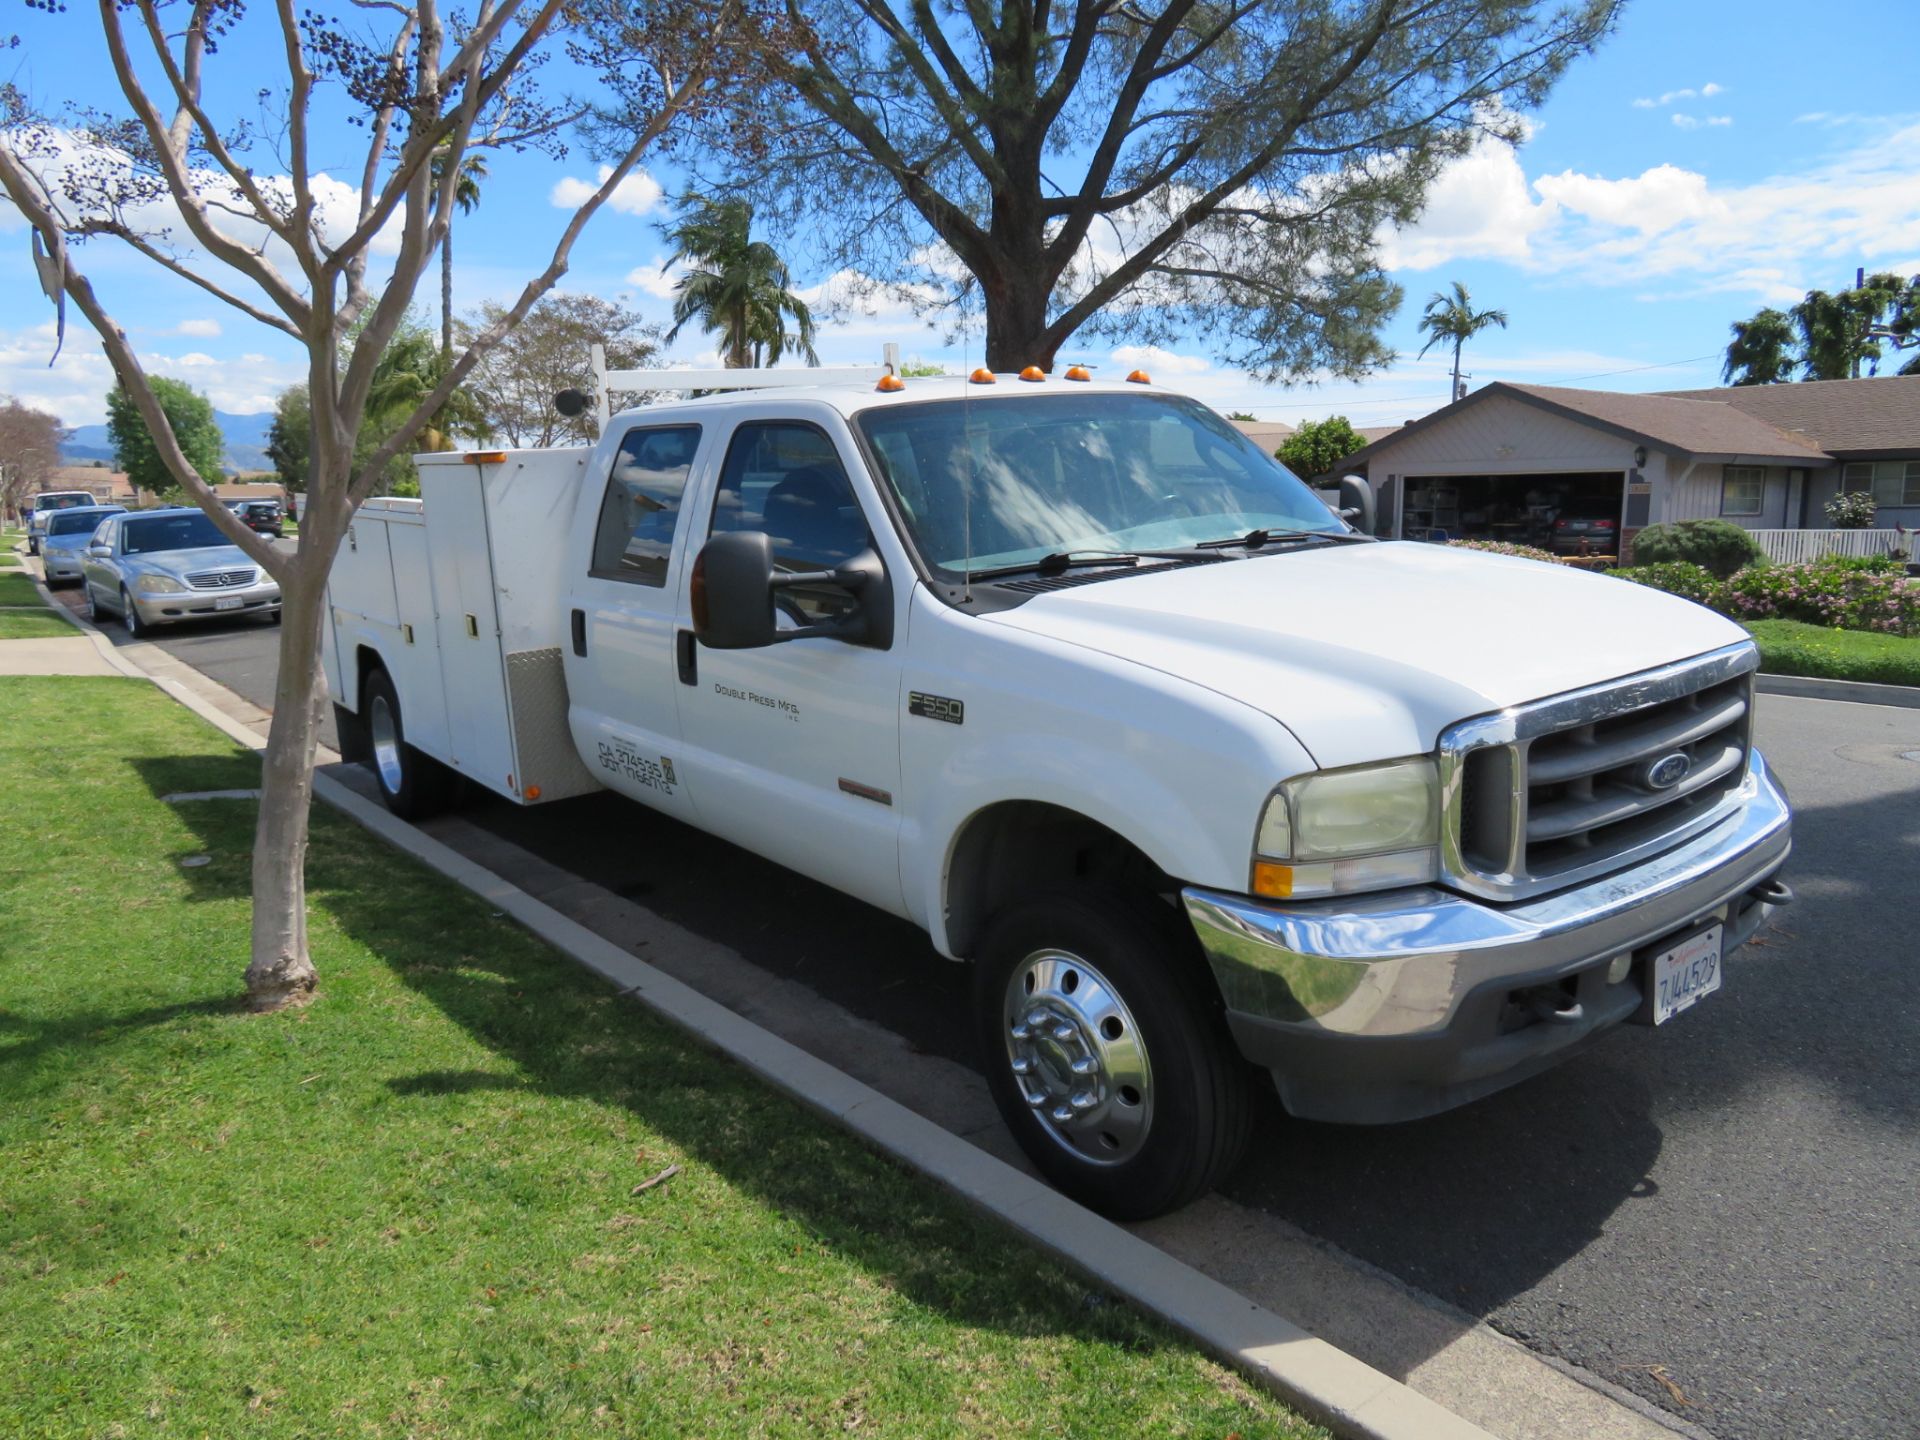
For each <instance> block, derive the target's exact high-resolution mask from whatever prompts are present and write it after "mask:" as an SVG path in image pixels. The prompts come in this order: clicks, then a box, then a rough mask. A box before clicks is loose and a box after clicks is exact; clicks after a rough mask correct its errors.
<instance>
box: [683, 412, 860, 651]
mask: <svg viewBox="0 0 1920 1440" xmlns="http://www.w3.org/2000/svg"><path fill="white" fill-rule="evenodd" d="M730 530H764V531H765V532H766V533H767V534H768V535H770V536H772V537H773V558H774V563H775V564H777V565H778V566H779V567H780V568H781V569H782V570H785V571H793V570H831V569H833V568H834V567H836V566H838V565H842V564H844V563H845V562H847V561H848V560H851V559H852V558H853V557H854V556H856V555H858V554H859V553H860V552H861V551H862V550H865V549H867V548H868V546H869V545H870V544H871V543H872V537H871V536H870V535H869V534H868V533H867V521H866V517H865V516H864V515H862V514H861V513H860V502H859V501H858V500H857V499H856V498H855V497H854V493H853V486H852V484H851V483H850V482H849V481H848V479H847V472H846V469H845V467H843V466H842V465H841V463H840V457H839V455H838V454H837V453H835V451H834V448H833V442H832V441H831V440H829V439H828V438H827V436H826V434H825V432H824V431H821V430H818V429H815V428H814V427H813V426H811V425H805V424H800V423H798V422H794V421H759V422H750V423H748V424H745V425H742V426H741V427H740V428H739V429H738V430H735V431H734V432H733V441H732V443H731V444H729V445H728V446H727V462H726V465H725V466H724V467H723V468H722V470H721V472H720V489H719V493H718V494H716V495H715V496H714V500H713V523H712V525H711V527H710V530H709V533H711V534H714V535H720V534H724V533H726V532H727V531H730ZM782 593H783V596H784V597H785V598H788V599H791V600H792V601H793V602H794V603H795V605H796V606H797V608H798V609H799V610H800V611H801V612H802V613H803V614H805V615H806V616H807V618H808V619H812V620H818V619H823V618H825V617H827V616H830V615H836V614H839V613H841V612H842V611H844V610H846V609H848V608H849V607H850V606H851V604H852V601H851V600H850V598H849V597H848V596H847V595H846V594H845V593H844V592H842V591H839V590H822V591H819V592H812V591H807V590H787V591H784V592H782Z"/></svg>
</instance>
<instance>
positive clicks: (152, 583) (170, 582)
mask: <svg viewBox="0 0 1920 1440" xmlns="http://www.w3.org/2000/svg"><path fill="white" fill-rule="evenodd" d="M133 588H134V589H136V590H138V591H139V592H140V593H141V594H142V595H181V594H184V593H186V588H187V587H186V586H184V585H182V584H181V583H180V582H179V581H178V580H176V579H174V578H173V577H172V576H171V575H142V576H141V577H140V578H139V579H138V580H136V581H134V582H133Z"/></svg>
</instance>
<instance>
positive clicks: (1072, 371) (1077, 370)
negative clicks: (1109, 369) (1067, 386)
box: [1067, 365, 1093, 380]
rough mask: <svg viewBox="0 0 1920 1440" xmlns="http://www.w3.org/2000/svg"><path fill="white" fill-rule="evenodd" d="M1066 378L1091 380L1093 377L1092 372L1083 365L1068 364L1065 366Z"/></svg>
mask: <svg viewBox="0 0 1920 1440" xmlns="http://www.w3.org/2000/svg"><path fill="white" fill-rule="evenodd" d="M1067 379H1069V380H1091V379H1093V372H1092V371H1090V370H1088V369H1087V367H1086V366H1084V365H1069V366H1068V367H1067Z"/></svg>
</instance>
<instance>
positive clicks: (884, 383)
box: [873, 375, 907, 395]
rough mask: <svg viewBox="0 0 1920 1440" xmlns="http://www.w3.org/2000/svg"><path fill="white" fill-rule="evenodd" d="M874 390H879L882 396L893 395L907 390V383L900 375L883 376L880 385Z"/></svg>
mask: <svg viewBox="0 0 1920 1440" xmlns="http://www.w3.org/2000/svg"><path fill="white" fill-rule="evenodd" d="M873 388H874V389H876V390H878V391H879V392H880V393H881V394H882V395H892V394H895V393H897V392H898V391H901V390H904V389H906V388H907V382H906V381H904V380H902V379H901V378H900V377H899V376H898V375H882V376H881V377H880V381H879V383H878V384H877V385H875V386H874V387H873Z"/></svg>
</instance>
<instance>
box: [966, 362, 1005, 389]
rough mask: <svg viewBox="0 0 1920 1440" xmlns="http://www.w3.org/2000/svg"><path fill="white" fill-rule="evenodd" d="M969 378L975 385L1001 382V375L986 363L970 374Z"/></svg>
mask: <svg viewBox="0 0 1920 1440" xmlns="http://www.w3.org/2000/svg"><path fill="white" fill-rule="evenodd" d="M967 380H968V382H969V383H970V384H974V385H998V384H999V383H1000V377H999V376H998V375H995V374H994V373H993V371H991V370H989V369H987V367H986V366H984V365H982V366H981V367H980V368H979V369H978V370H976V371H974V372H973V373H972V374H971V375H969V376H968V377H967Z"/></svg>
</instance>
